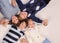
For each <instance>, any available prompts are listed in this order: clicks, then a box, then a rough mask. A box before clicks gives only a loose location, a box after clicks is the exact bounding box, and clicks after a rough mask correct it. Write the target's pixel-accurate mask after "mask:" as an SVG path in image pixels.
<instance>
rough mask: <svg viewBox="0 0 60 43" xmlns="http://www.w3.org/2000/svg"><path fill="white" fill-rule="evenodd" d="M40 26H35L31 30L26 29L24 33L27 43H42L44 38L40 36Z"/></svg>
mask: <svg viewBox="0 0 60 43" xmlns="http://www.w3.org/2000/svg"><path fill="white" fill-rule="evenodd" d="M40 28H41V25H40V26H35V27H34V28H33V29H32V28H28V29H27V30H26V32H25V34H26V36H27V39H28V40H29V43H42V42H43V40H45V37H44V36H43V35H42V34H40V31H39V30H40Z"/></svg>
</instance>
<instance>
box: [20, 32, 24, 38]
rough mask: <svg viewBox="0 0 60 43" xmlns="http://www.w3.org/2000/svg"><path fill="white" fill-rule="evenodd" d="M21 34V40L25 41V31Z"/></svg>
mask: <svg viewBox="0 0 60 43" xmlns="http://www.w3.org/2000/svg"><path fill="white" fill-rule="evenodd" d="M20 34H21V37H20V39H23V38H25V33H24V32H23V31H20Z"/></svg>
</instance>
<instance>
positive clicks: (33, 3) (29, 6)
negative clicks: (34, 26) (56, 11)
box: [16, 0, 50, 23]
mask: <svg viewBox="0 0 60 43" xmlns="http://www.w3.org/2000/svg"><path fill="white" fill-rule="evenodd" d="M49 1H50V0H30V1H28V3H26V4H23V2H22V1H21V0H16V2H17V4H18V6H19V8H20V10H21V11H27V12H28V14H29V17H30V18H31V19H33V20H34V21H35V22H37V23H42V20H41V19H39V18H38V17H36V16H35V14H36V13H37V12H38V11H40V10H41V9H42V8H44V7H45V6H46V5H47V4H48V3H49Z"/></svg>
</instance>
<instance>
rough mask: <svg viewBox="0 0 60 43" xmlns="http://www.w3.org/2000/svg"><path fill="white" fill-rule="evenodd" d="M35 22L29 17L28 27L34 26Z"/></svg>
mask: <svg viewBox="0 0 60 43" xmlns="http://www.w3.org/2000/svg"><path fill="white" fill-rule="evenodd" d="M34 26H35V24H34V21H33V20H32V19H30V20H29V21H28V28H34Z"/></svg>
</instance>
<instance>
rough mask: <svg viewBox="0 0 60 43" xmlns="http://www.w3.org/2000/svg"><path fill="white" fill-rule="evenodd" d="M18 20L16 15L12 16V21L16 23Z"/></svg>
mask: <svg viewBox="0 0 60 43" xmlns="http://www.w3.org/2000/svg"><path fill="white" fill-rule="evenodd" d="M18 22H19V20H18V18H17V17H16V16H12V23H14V24H17V23H18Z"/></svg>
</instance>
